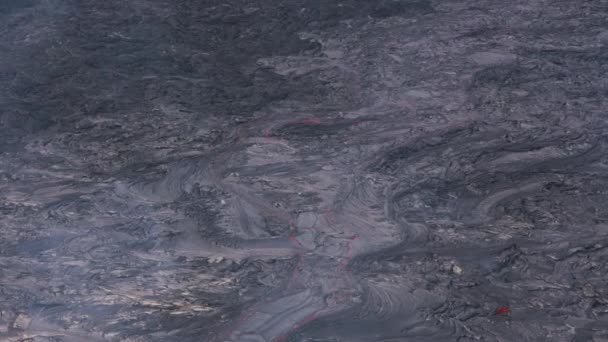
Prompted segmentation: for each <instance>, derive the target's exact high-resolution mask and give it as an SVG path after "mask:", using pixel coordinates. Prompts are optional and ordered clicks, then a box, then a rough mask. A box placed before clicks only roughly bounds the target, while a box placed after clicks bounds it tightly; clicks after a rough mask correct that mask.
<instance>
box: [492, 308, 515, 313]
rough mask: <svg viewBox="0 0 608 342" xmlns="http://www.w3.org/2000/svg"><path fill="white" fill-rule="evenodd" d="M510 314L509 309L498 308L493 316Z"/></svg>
mask: <svg viewBox="0 0 608 342" xmlns="http://www.w3.org/2000/svg"><path fill="white" fill-rule="evenodd" d="M510 312H511V309H510V308H507V307H504V308H500V309H498V310H496V312H495V313H494V314H496V315H506V314H508V313H510Z"/></svg>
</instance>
